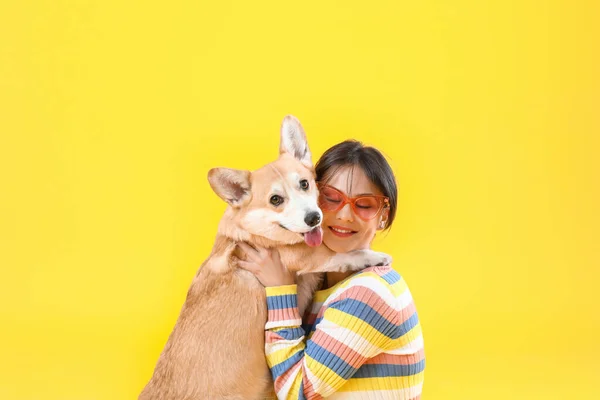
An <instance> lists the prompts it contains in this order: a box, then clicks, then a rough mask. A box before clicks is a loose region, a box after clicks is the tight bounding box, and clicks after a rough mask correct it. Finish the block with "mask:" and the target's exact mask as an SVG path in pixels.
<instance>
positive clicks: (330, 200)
mask: <svg viewBox="0 0 600 400" xmlns="http://www.w3.org/2000/svg"><path fill="white" fill-rule="evenodd" d="M325 200H327V201H328V202H330V203H339V202H340V201H341V200H340V199H332V198H331V197H325Z"/></svg>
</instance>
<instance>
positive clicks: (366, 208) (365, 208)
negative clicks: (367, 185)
mask: <svg viewBox="0 0 600 400" xmlns="http://www.w3.org/2000/svg"><path fill="white" fill-rule="evenodd" d="M356 207H358V208H362V209H364V210H368V209H369V208H371V206H361V205H359V204H357V205H356Z"/></svg>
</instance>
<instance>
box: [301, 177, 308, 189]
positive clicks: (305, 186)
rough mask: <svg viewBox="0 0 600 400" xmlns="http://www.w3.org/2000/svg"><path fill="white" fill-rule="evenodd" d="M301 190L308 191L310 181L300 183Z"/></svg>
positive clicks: (304, 180) (303, 180)
mask: <svg viewBox="0 0 600 400" xmlns="http://www.w3.org/2000/svg"><path fill="white" fill-rule="evenodd" d="M300 189H302V190H308V181H307V180H306V179H302V180H301V181H300Z"/></svg>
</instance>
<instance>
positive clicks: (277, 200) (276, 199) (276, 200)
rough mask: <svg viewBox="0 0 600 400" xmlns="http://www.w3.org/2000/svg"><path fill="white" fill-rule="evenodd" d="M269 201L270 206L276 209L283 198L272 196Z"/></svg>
mask: <svg viewBox="0 0 600 400" xmlns="http://www.w3.org/2000/svg"><path fill="white" fill-rule="evenodd" d="M269 201H270V202H271V204H273V205H274V206H276V207H277V206H279V205H281V203H283V197H281V196H279V195H277V194H274V195H273V196H271V199H270V200H269Z"/></svg>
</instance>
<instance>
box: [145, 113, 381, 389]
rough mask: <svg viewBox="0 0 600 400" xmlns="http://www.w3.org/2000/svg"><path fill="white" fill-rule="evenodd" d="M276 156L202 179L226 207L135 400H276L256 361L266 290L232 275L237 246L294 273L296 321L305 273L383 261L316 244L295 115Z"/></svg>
mask: <svg viewBox="0 0 600 400" xmlns="http://www.w3.org/2000/svg"><path fill="white" fill-rule="evenodd" d="M280 153H281V154H280V157H279V159H278V160H276V161H275V162H273V163H271V164H268V165H266V166H264V167H263V168H261V169H259V170H256V171H254V172H252V173H250V172H248V171H238V170H230V169H224V168H219V169H213V170H211V172H210V173H209V182H210V183H211V186H212V187H213V189H214V190H215V192H216V193H217V194H218V195H219V196H220V197H221V198H223V199H224V200H225V201H227V202H228V203H229V205H230V207H228V208H227V210H226V211H225V214H224V216H223V218H222V219H221V222H220V225H219V230H218V234H217V238H216V241H215V244H214V247H213V249H212V252H211V254H210V256H209V257H208V259H207V260H206V261H205V262H204V263H203V264H202V266H201V267H200V269H199V271H198V273H197V274H196V276H195V278H194V280H193V282H192V285H191V287H190V289H189V291H188V294H187V298H186V301H185V304H184V305H183V308H182V310H181V313H180V316H179V319H178V321H177V323H176V325H175V328H174V329H173V332H172V333H171V336H170V337H169V340H168V341H167V344H166V346H165V348H164V350H163V352H162V354H161V356H160V358H159V360H158V363H157V365H156V368H155V370H154V374H153V376H152V378H151V380H150V382H149V383H148V384H147V385H146V387H145V388H144V390H143V391H142V393H141V394H140V397H139V399H140V400H196V399H198V400H199V399H211V400H212V399H231V400H233V399H239V400H254V399H264V398H269V397H273V396H274V392H273V382H272V380H271V375H270V371H269V368H268V366H267V364H266V361H265V354H264V338H265V331H264V326H265V322H266V320H267V310H266V299H265V289H264V287H263V286H262V285H261V284H260V283H259V282H258V281H257V280H256V278H255V277H254V275H252V274H251V273H250V272H248V271H245V270H243V269H240V268H238V267H237V265H236V259H242V258H243V254H242V253H241V252H240V250H239V249H238V248H237V247H236V242H239V241H245V242H248V243H250V244H253V245H257V246H260V247H265V248H273V247H275V248H277V250H278V251H279V253H280V256H281V261H282V263H283V264H284V265H285V266H286V267H287V268H288V269H290V270H293V271H298V272H300V273H302V275H299V282H298V307H299V310H300V312H301V313H302V312H303V311H304V309H305V308H306V306H307V305H308V304H309V302H310V300H311V298H312V293H313V291H314V290H315V288H316V286H317V284H318V282H319V275H318V274H306V273H307V272H328V271H348V270H358V269H361V268H364V267H365V266H368V265H375V264H381V263H388V262H389V261H390V259H389V257H388V256H387V255H385V254H382V253H376V252H373V251H371V250H358V251H354V252H351V253H344V254H336V253H334V252H333V251H331V250H329V249H328V248H327V247H326V246H319V244H320V243H321V240H322V232H321V231H320V227H319V226H318V225H319V224H320V221H321V219H322V214H321V211H320V210H319V208H318V207H317V202H316V199H317V195H318V194H317V189H316V187H315V183H314V170H313V168H312V163H311V161H310V157H311V156H310V152H309V150H308V146H307V144H306V137H305V135H304V132H303V130H302V127H301V126H300V124H299V122H298V121H297V120H296V119H295V118H293V117H286V119H284V123H283V125H282V132H281V146H280ZM303 181H307V182H303ZM306 186H308V188H305V187H306ZM274 199H275V201H274ZM280 200H281V203H280ZM305 242H306V243H305ZM307 244H308V245H307ZM310 246H314V247H310Z"/></svg>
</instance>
